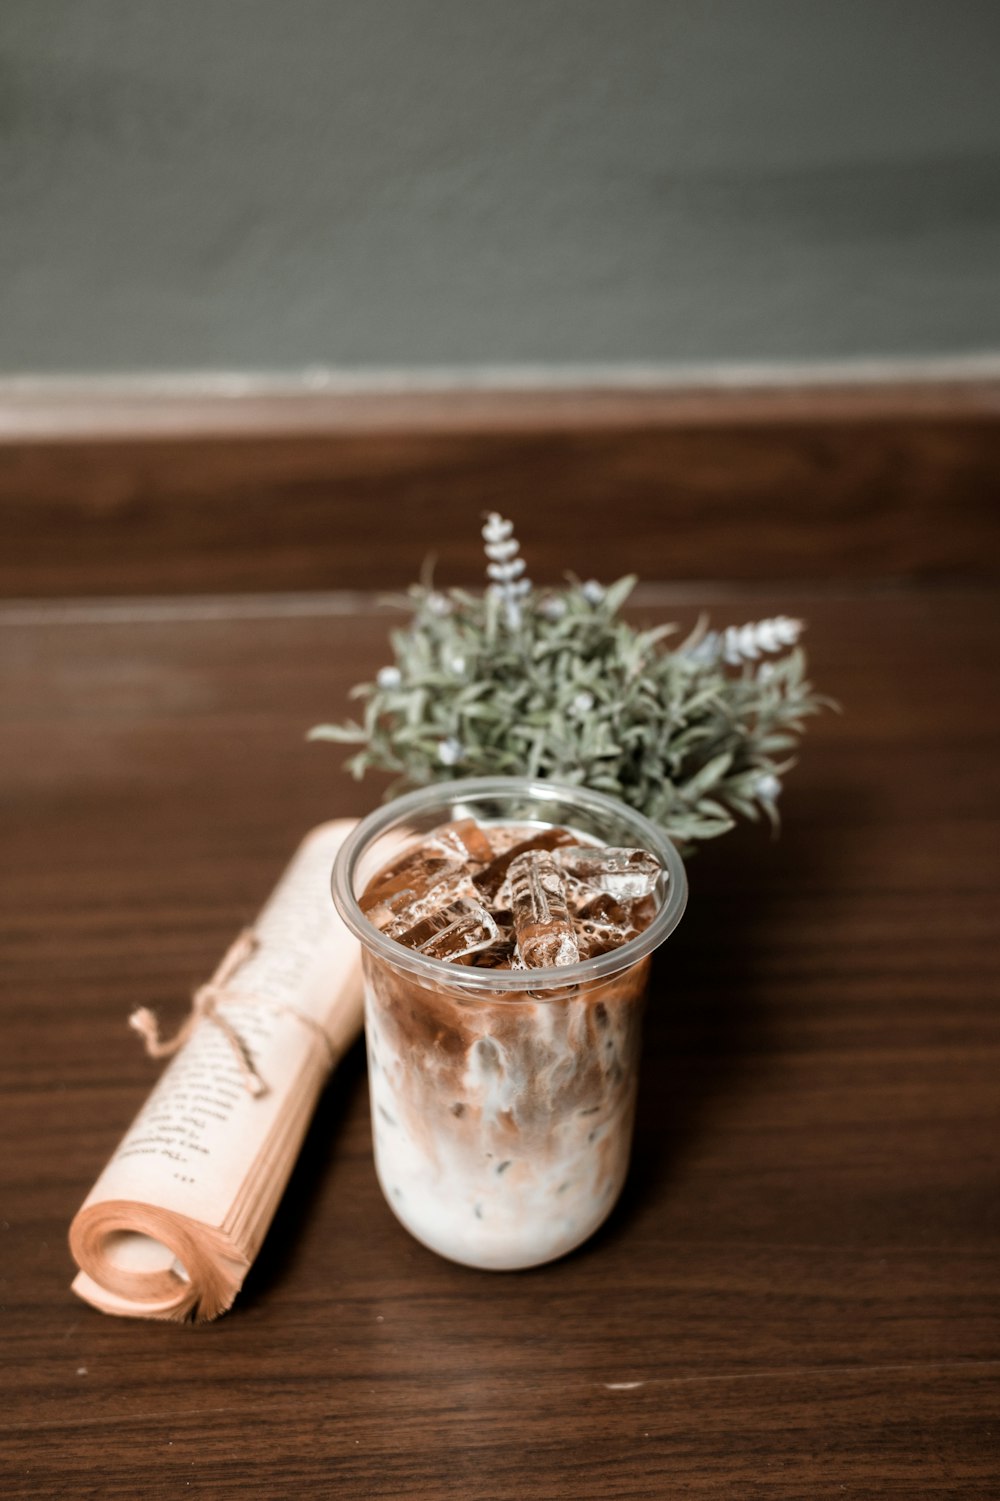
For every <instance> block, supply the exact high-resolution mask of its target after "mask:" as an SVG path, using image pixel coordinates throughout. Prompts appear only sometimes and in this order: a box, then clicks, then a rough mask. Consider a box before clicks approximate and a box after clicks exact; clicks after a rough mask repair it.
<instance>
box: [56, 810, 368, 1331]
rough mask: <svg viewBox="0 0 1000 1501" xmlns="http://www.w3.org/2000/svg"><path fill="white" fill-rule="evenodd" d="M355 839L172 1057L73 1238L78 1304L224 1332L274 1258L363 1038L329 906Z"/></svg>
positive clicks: (320, 856)
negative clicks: (324, 1106) (289, 1199)
mask: <svg viewBox="0 0 1000 1501" xmlns="http://www.w3.org/2000/svg"><path fill="white" fill-rule="evenodd" d="M353 827H354V823H353V820H350V819H343V820H339V821H337V822H335V823H328V824H323V825H321V826H320V827H319V828H317V829H314V830H313V831H312V833H311V834H309V835H308V836H307V837H306V839H305V840H304V841H303V843H302V844H301V846H300V847H299V850H298V852H297V853H296V855H295V857H294V859H293V860H292V862H291V864H290V865H289V867H288V869H287V871H286V872H285V874H284V876H283V877H282V879H281V881H280V882H279V884H278V886H277V887H276V888H275V890H274V892H273V894H272V895H271V897H270V899H269V901H268V902H267V904H266V906H265V907H264V909H263V911H262V912H261V914H260V916H259V917H258V918H257V920H256V922H255V923H254V925H253V928H252V929H249V930H247V932H245V933H244V934H241V935H240V936H239V938H238V939H237V940H236V942H235V943H234V944H233V945H232V947H231V948H230V950H229V952H228V953H227V954H226V956H225V958H224V959H223V961H222V963H221V964H220V966H219V968H218V970H217V971H216V973H215V975H214V976H213V978H212V979H211V980H210V981H209V983H208V984H207V985H205V986H202V987H201V989H200V990H199V991H197V992H196V994H195V997H194V1003H193V1006H192V1011H191V1015H190V1016H189V1017H188V1019H187V1021H186V1022H185V1023H184V1025H183V1027H182V1028H181V1030H180V1032H179V1033H178V1035H177V1036H176V1037H175V1038H173V1039H171V1040H170V1041H169V1042H166V1043H164V1042H162V1041H161V1040H160V1038H159V1035H158V1031H157V1027H156V1022H155V1018H154V1017H153V1016H152V1014H151V1013H149V1012H146V1011H140V1012H137V1013H136V1014H135V1015H134V1016H133V1018H132V1025H133V1026H135V1027H136V1029H137V1030H139V1031H140V1032H142V1033H143V1034H144V1036H145V1037H146V1040H147V1047H148V1048H149V1050H150V1052H151V1053H152V1054H153V1055H154V1056H165V1055H168V1054H173V1055H174V1056H173V1058H172V1061H171V1062H170V1063H169V1064H168V1066H167V1068H166V1069H165V1070H164V1072H163V1074H162V1075H161V1077H160V1080H159V1082H158V1083H157V1085H156V1087H155V1088H154V1089H153V1092H152V1094H151V1095H150V1097H149V1099H148V1100H147V1101H146V1103H145V1105H144V1106H143V1108H142V1109H141V1110H140V1111H139V1114H138V1115H137V1116H136V1118H135V1120H134V1121H133V1123H132V1125H131V1127H130V1128H129V1130H128V1131H127V1133H126V1134H125V1136H124V1138H123V1139H122V1141H121V1143H120V1144H119V1146H118V1149H117V1151H116V1152H115V1153H114V1155H113V1156H112V1158H111V1160H110V1162H109V1163H108V1165H107V1167H106V1168H105V1169H104V1171H103V1173H102V1174H101V1176H100V1178H99V1179H98V1180H97V1183H96V1184H95V1185H94V1187H93V1189H92V1190H91V1192H90V1194H89V1195H88V1197H87V1199H86V1201H85V1203H84V1204H83V1206H82V1208H81V1209H80V1210H79V1212H78V1214H77V1215H76V1217H75V1219H74V1220H73V1223H72V1226H71V1227H70V1249H71V1251H72V1253H73V1257H74V1259H75V1261H76V1263H77V1266H78V1267H79V1268H80V1270H79V1273H78V1275H77V1277H76V1279H75V1281H74V1283H73V1290H74V1292H76V1293H78V1294H79V1296H80V1297H81V1298H83V1299H85V1300H86V1301H87V1302H88V1303H92V1304H93V1305H94V1307H95V1308H100V1309H102V1310H103V1311H104V1312H105V1313H115V1314H122V1315H129V1316H132V1317H135V1318H149V1319H173V1320H184V1319H196V1320H204V1319H213V1318H215V1317H217V1315H218V1314H220V1313H223V1312H224V1311H225V1310H226V1309H227V1308H229V1307H230V1306H231V1304H232V1302H233V1299H234V1298H235V1297H236V1294H237V1293H238V1292H239V1290H240V1288H241V1286H242V1285H243V1279H244V1277H245V1276H246V1274H247V1272H248V1270H249V1269H250V1267H251V1265H252V1264H253V1261H254V1258H255V1257H256V1255H257V1253H258V1251H259V1250H260V1247H261V1244H262V1242H263V1239H264V1236H265V1234H266V1233H267V1229H268V1226H269V1225H270V1223H271V1220H272V1218H273V1216H274V1212H275V1209H276V1208H277V1206H278V1202H279V1200H280V1198H281V1195H282V1193H283V1192H284V1189H285V1185H286V1184H287V1182H288V1178H289V1176H290V1174H291V1171H292V1167H293V1165H294V1163H295V1159H296V1157H297V1155H298V1152H299V1149H300V1147H301V1145H302V1140H303V1137H304V1136H305V1133H306V1129H307V1127H308V1125H309V1121H310V1119H311V1117H312V1114H313V1112H314V1110H315V1107H316V1103H317V1100H318V1099H319V1095H320V1091H321V1090H322V1088H323V1085H324V1083H325V1081H326V1079H327V1077H328V1075H329V1073H330V1070H331V1068H332V1067H333V1066H334V1064H335V1063H336V1062H337V1060H338V1059H339V1058H340V1057H342V1055H343V1054H344V1052H345V1051H346V1050H347V1048H348V1047H350V1045H351V1043H352V1042H353V1041H354V1039H355V1037H356V1036H357V1035H358V1033H359V1032H360V1030H361V1025H362V1016H363V1005H362V982H361V959H360V953H359V948H358V944H357V940H356V939H355V938H354V937H353V936H352V935H351V934H350V933H349V932H348V931H347V929H346V928H345V927H344V925H343V923H342V922H341V920H340V918H339V917H338V915H337V913H336V911H335V909H334V906H333V901H332V898H331V896H330V872H331V870H332V867H333V861H334V857H335V855H336V853H337V851H338V849H339V848H340V846H341V844H342V843H343V841H344V839H345V838H346V836H347V834H348V833H349V832H350V831H351V829H352V828H353Z"/></svg>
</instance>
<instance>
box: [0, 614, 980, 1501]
mask: <svg viewBox="0 0 1000 1501" xmlns="http://www.w3.org/2000/svg"><path fill="white" fill-rule="evenodd" d="M698 603H704V604H705V605H707V606H709V607H711V608H712V610H713V613H714V614H715V616H716V617H717V618H720V619H722V620H725V621H734V622H739V621H743V620H746V619H750V618H755V617H757V616H760V615H762V614H767V613H774V612H776V611H779V610H781V611H784V612H786V613H802V614H804V615H806V616H808V618H809V620H810V622H811V629H810V631H809V636H808V643H809V648H810V652H811V660H812V666H813V673H814V677H815V680H816V681H817V683H818V684H819V686H820V687H821V688H822V689H823V690H824V691H826V692H829V693H831V694H833V695H835V696H836V697H837V698H839V699H840V700H841V701H842V703H843V706H844V711H845V712H844V714H843V716H841V717H836V716H834V715H832V714H828V715H826V716H825V717H824V718H823V719H822V720H821V721H819V722H817V723H816V724H815V725H814V727H813V729H812V730H811V732H810V735H809V737H808V741H807V743H806V746H805V749H804V753H803V757H802V764H801V766H800V768H799V769H798V770H797V771H796V772H795V773H794V774H793V776H792V777H791V779H790V781H789V785H788V789H787V793H786V796H785V799H784V814H785V818H786V830H785V832H784V834H783V836H782V838H781V840H780V841H779V842H777V843H772V842H771V841H770V840H769V839H768V837H767V836H766V834H765V833H764V832H762V831H761V830H756V829H747V830H745V831H741V832H739V833H737V834H734V835H730V836H729V837H728V838H726V839H724V840H722V841H721V842H719V843H718V844H717V845H715V846H711V847H706V848H705V849H704V850H703V851H702V853H701V854H699V856H698V857H697V859H696V860H695V861H694V862H693V864H692V866H691V871H690V876H691V905H690V907H689V910H688V915H687V917H686V918H685V920H684V922H683V924H682V926H681V928H680V929H679V930H678V932H677V934H676V935H675V936H674V937H673V938H672V939H671V940H670V942H669V944H668V945H667V947H666V949H665V951H664V952H663V954H662V956H661V962H660V963H659V965H658V968H657V971H656V975H655V979H654V991H653V995H652V1003H651V1007H650V1013H649V1021H648V1033H647V1042H646V1053H645V1062H644V1077H643V1088H642V1099H641V1108H640V1119H639V1123H638V1132H637V1140H636V1148H635V1159H634V1170H633V1173H632V1176H631V1179H630V1182H629V1185H628V1188H627V1191H626V1194H625V1197H624V1201H623V1202H622V1203H621V1205H620V1207H619V1209H618V1210H617V1211H616V1212H615V1214H614V1216H613V1218H612V1220H611V1221H610V1223H609V1224H608V1225H607V1226H606V1228H605V1229H604V1230H603V1231H602V1232H600V1233H599V1234H598V1235H597V1237H596V1238H595V1239H594V1240H593V1241H592V1242H591V1243H590V1244H589V1245H587V1246H586V1247H585V1248H584V1249H582V1250H581V1251H579V1252H578V1253H576V1254H575V1255H573V1256H571V1257H569V1258H568V1259H567V1260H565V1261H563V1262H561V1263H558V1264H556V1265H552V1266H549V1267H545V1268H542V1269H539V1270H536V1271H532V1272H527V1273H522V1274H517V1275H509V1276H508V1275H492V1274H488V1273H477V1272H474V1271H470V1270H466V1269H463V1268H461V1267H457V1266H452V1265H450V1264H449V1263H447V1262H445V1261H442V1260H439V1259H438V1258H437V1257H435V1256H434V1255H432V1254H430V1253H429V1252H427V1251H425V1250H424V1249H423V1248H422V1247H421V1246H419V1245H417V1244H416V1243H415V1242H414V1241H412V1240H411V1239H410V1238H409V1237H408V1236H407V1234H406V1233H405V1232H404V1231H403V1230H402V1229H401V1228H400V1226H399V1225H398V1224H397V1223H396V1221H395V1220H394V1219H393V1217H392V1215H391V1214H390V1212H389V1210H388V1209H387V1208H386V1206H385V1205H384V1203H383V1201H382V1198H381V1195H380V1193H379V1190H378V1187H377V1185H376V1182H375V1178H374V1175H373V1171H372V1163H371V1148H370V1131H369V1121H368V1101H367V1092H366V1084H365V1073H364V1064H363V1058H362V1056H361V1053H360V1049H358V1050H356V1051H355V1053H354V1054H353V1055H352V1056H351V1057H349V1058H348V1060H347V1061H346V1062H345V1063H344V1064H343V1065H342V1066H341V1068H340V1069H339V1071H338V1072H337V1074H336V1076H335V1078H334V1080H333V1083H332V1085H331V1087H330V1089H329V1091H328V1093H327V1095H326V1097H325V1098H324V1100H323V1103H322V1105H321V1108H320V1111H319V1114H318V1116H317V1118H316V1121H315V1125H314V1127H313V1129H312V1132H311V1134H310V1136H309V1139H308V1142H307V1146H306V1149H305V1151H304V1153H303V1155H302V1158H301V1161H300V1164H299V1167H298V1169H297V1171H296V1173H295V1176H294V1178H293V1180H292V1183H291V1185H290V1188H289V1191H288V1194H287V1196H286V1198H285V1201H284V1202H283V1204H282V1206H281V1208H280V1210H279V1213H278V1216H277V1219H276V1221H275V1224H274V1227H273V1231H272V1233H271V1235H270V1237H269V1239H268V1241H267V1243H266V1246H265V1248H264V1251H263V1253H262V1255H261V1257H260V1260H259V1262H258V1264H257V1265H256V1266H255V1268H254V1270H253V1272H252V1274H251V1276H250V1277H249V1279H248V1282H247V1285H246V1288H245V1291H244V1292H243V1294H242V1296H241V1297H240V1298H239V1300H238V1302H237V1304H236V1306H235V1308H234V1309H233V1311H232V1312H231V1314H229V1315H228V1316H227V1317H225V1318H223V1319H221V1320H220V1321H219V1322H218V1323H216V1324H214V1325H208V1326H204V1327H200V1328H193V1327H176V1326H161V1325H155V1324H145V1323H138V1322H131V1321H126V1320H115V1319H111V1318H107V1317H104V1316H102V1315H100V1314H98V1313H96V1312H94V1311H92V1310H91V1309H90V1308H88V1307H86V1306H85V1305H83V1304H81V1303H79V1302H78V1301H76V1300H75V1299H74V1297H73V1296H72V1295H71V1293H70V1291H69V1282H70V1277H71V1272H72V1266H71V1262H70V1258H69V1255H68V1252H67V1247H66V1230H67V1226H68V1224H69V1221H70V1219H71V1217H72V1215H73V1213H74V1212H75V1210H76V1208H77V1207H78V1205H79V1203H80V1202H81V1201H82V1199H83V1197H84V1195H85V1194H86V1192H87V1190H88V1189H89V1187H90V1185H91V1183H92V1182H93V1180H94V1178H95V1177H96V1175H97V1173H98V1172H99V1170H100V1168H101V1166H102V1165H103V1163H104V1161H105V1159H106V1157H107V1156H108V1154H109V1152H110V1151H111V1149H112V1148H113V1146H114V1145H115V1143H116V1142H117V1141H118V1139H119V1137H120V1136H121V1134H122V1132H123V1130H124V1128H125V1127H126V1126H127V1124H128V1123H129V1121H130V1120H131V1118H132V1116H133V1114H134V1112H135V1111H136V1109H137V1108H138V1106H139V1105H140V1103H141V1102H142V1100H143V1099H144V1097H145V1095H146V1094H147V1092H148V1090H149V1088H150V1086H151V1084H152V1082H153V1079H154V1077H155V1073H156V1066H155V1065H154V1064H151V1063H150V1062H149V1061H148V1060H147V1059H146V1058H145V1057H144V1056H143V1055H142V1053H141V1049H140V1048H139V1046H138V1044H137V1041H136V1039H135V1038H134V1036H133V1035H132V1034H130V1033H129V1032H128V1030H127V1028H126V1025H125V1019H126V1016H127V1014H128V1012H129V1011H130V1009H131V1008H132V1007H134V1006H136V1005H138V1004H146V1005H151V1006H154V1007H156V1008H158V1009H159V1010H160V1011H161V1012H162V1013H163V1014H165V1016H166V1017H168V1018H171V1019H173V1018H178V1017H179V1016H180V1015H181V1013H182V1012H183V1010H184V1009H185V997H186V996H187V995H188V994H189V992H190V990H191V987H192V986H193V985H194V984H195V983H196V982H198V981H200V980H202V979H204V978H205V977H206V976H207V975H208V974H209V972H210V971H211V969H212V968H213V966H214V964H215V962H216V960H217V959H218V957H219V955H220V953H221V952H222V950H223V948H224V947H225V945H226V943H227V942H228V941H229V939H230V938H231V937H232V936H233V934H234V932H235V931H236V929H237V928H238V927H239V926H240V924H241V923H243V922H244V921H245V920H246V919H247V918H248V917H250V916H252V915H253V913H254V912H255V910H256V909H257V906H258V905H259V903H260V901H261V899H262V898H263V897H264V896H265V895H266V894H267V892H268V891H269V890H270V889H271V887H272V885H273V883H274V881H275V879H276V877H277V875H278V873H279V870H280V868H281V866H282V864H283V863H284V861H285V860H286V858H287V857H288V856H289V854H290V853H291V850H292V849H293V847H294V846H295V844H296V843H297V841H298V839H299V837H300V836H301V835H302V833H303V832H304V831H305V830H306V829H308V828H309V827H310V826H311V825H313V824H315V823H317V822H319V821H320V820H322V819H324V818H326V817H329V816H331V815H335V814H346V813H360V812H362V811H364V810H365V809H366V808H367V807H369V806H370V805H371V803H372V802H373V801H374V800H375V798H376V796H377V792H378V789H377V788H375V787H373V786H370V785H360V786H359V785H357V784H354V783H352V782H350V781H349V780H348V779H347V778H346V776H345V775H344V774H343V773H342V772H341V771H340V769H339V755H338V752H337V751H336V750H335V749H334V748H331V747H326V746H320V745H306V744H305V743H304V742H303V739H302V736H303V732H304V731H305V729H306V728H307V727H308V726H309V725H310V724H311V723H312V722H314V721H315V720H317V719H323V718H329V717H332V716H337V715H339V714H341V713H342V712H343V710H344V704H345V698H344V695H345V692H346V689H347V687H348V686H349V684H350V683H352V682H354V681H356V680H357V679H358V678H360V677H364V676H366V675H369V674H370V673H371V672H372V671H373V670H374V669H376V668H377V667H378V665H379V664H380V663H381V662H382V661H384V660H385V655H386V649H385V630H386V620H385V617H384V615H382V614H379V613H377V612H376V611H375V609H374V607H373V606H370V605H368V604H366V603H365V602H364V601H363V600H362V601H358V600H357V599H354V600H345V599H343V598H341V597H337V596H327V597H304V596H302V597H274V598H270V599H266V598H260V599H251V600H240V599H229V600H227V599H223V598H219V599H216V600H210V601H207V602H206V601H203V600H187V601H185V600H174V601H168V602H165V603H159V602H156V601H150V602H147V603H145V604H139V605H136V604H129V603H128V602H127V601H125V602H121V603H108V602H102V601H93V602H91V603H86V604H81V605H65V604H59V603H58V602H55V603H51V604H37V605H25V606H8V607H5V608H4V609H3V610H2V611H0V654H2V671H3V698H2V707H0V714H2V717H3V736H2V739H0V789H2V791H0V796H2V806H3V810H4V825H5V827H4V834H3V843H2V860H3V876H4V885H5V890H4V901H3V911H2V923H3V973H4V984H3V1006H4V1013H5V1018H4V1030H3V1048H2V1054H0V1078H2V1088H3V1104H4V1110H3V1116H2V1130H3V1143H2V1153H0V1172H2V1174H3V1185H2V1195H0V1212H2V1216H3V1218H2V1226H0V1256H2V1274H3V1284H4V1285H3V1292H2V1298H3V1310H2V1324H0V1328H2V1333H3V1362H2V1367H0V1380H2V1384H3V1404H2V1409H0V1421H2V1427H3V1445H2V1453H3V1461H2V1463H3V1470H4V1472H5V1473H4V1479H3V1483H2V1494H3V1495H4V1497H6V1498H10V1497H14V1496H18V1497H20V1496H59V1497H73V1498H78V1497H90V1496H102V1497H103V1496H109V1497H128V1498H136V1497H140V1498H148V1497H173V1496H180V1495H187V1494H190V1495H192V1496H230V1495H234V1496H235V1495H243V1496H252V1497H285V1496H291V1495H304V1496H333V1495H336V1496H338V1497H340V1496H343V1497H351V1498H353V1497H359V1498H360V1497H365V1498H368V1497H392V1498H397V1497H422V1498H452V1497H454V1498H462V1501H472V1498H487V1497H488V1498H498V1501H499V1498H512V1501H513V1498H518V1501H535V1498H537V1501H553V1498H570V1501H577V1498H589V1497H602V1498H603V1497H615V1498H618V1497H644V1498H654V1497H655V1498H663V1497H674V1496H687V1495H691V1496H706V1497H710V1496H711V1497H714V1496H724V1497H734V1498H741V1501H742V1498H749V1497H772V1496H773V1497H780V1498H782V1501H790V1498H793V1497H801V1498H803V1501H815V1498H818V1497H826V1496H842V1495H847V1496H853V1497H866V1496H873V1495H894V1496H907V1497H924V1496H933V1497H946V1496H949V1497H950V1496H953V1497H963V1498H965V1497H973V1496H976V1497H995V1496H997V1495H1000V1379H998V1378H1000V1339H998V1317H997V1315H998V1291H1000V1214H998V1210H1000V1198H998V1194H997V1159H998V1155H1000V1153H998V1146H1000V1133H998V1117H1000V1026H998V1017H997V997H996V975H997V960H998V955H997V928H998V925H997V913H996V907H995V892H996V885H997V875H998V866H1000V816H998V814H1000V799H998V791H1000V713H998V708H997V698H996V662H997V659H998V657H1000V622H998V617H997V609H996V602H995V599H993V598H991V597H990V596H988V595H986V594H977V593H975V592H971V593H970V592H963V593H960V594H959V593H948V592H946V591H942V590H935V591H929V592H925V593H921V592H883V593H878V592H874V593H860V594H858V595H856V596H853V597H851V596H847V595H845V596H843V597H841V596H835V595H830V594H827V595H817V596H816V597H814V598H795V597H794V596H791V597H790V596H789V594H788V592H787V591H771V592H770V593H768V592H767V591H764V592H762V591H760V590H745V591H744V592H743V593H742V594H741V593H740V592H739V591H732V590H731V591H729V592H722V591H719V590H717V591H716V592H715V593H714V594H709V595H706V596H705V597H703V598H700V599H699V600H695V599H694V598H693V597H692V593H691V590H690V589H688V590H687V591H686V593H685V595H684V596H683V598H682V599H680V600H678V599H677V598H672V597H671V595H670V594H669V593H668V592H664V593H663V595H662V597H659V598H651V599H649V601H648V605H649V608H648V610H647V612H646V613H648V614H649V615H650V616H651V617H653V618H657V619H663V618H671V617H673V618H678V619H680V620H682V621H687V620H690V619H691V618H692V616H693V614H694V613H695V607H696V605H697V604H698Z"/></svg>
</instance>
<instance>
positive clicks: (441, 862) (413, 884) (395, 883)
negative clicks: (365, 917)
mask: <svg viewBox="0 0 1000 1501" xmlns="http://www.w3.org/2000/svg"><path fill="white" fill-rule="evenodd" d="M464 873H465V867H464V865H463V864H462V863H461V862H460V861H459V860H458V859H457V857H456V856H455V855H454V854H452V853H449V854H442V853H436V854H428V853H427V847H426V846H425V845H421V846H420V848H419V849H417V850H411V851H410V852H409V854H406V855H403V856H402V857H401V858H400V859H399V860H396V861H394V862H393V864H392V865H390V866H389V867H388V869H387V870H384V871H383V872H382V874H381V875H380V876H379V877H378V879H377V880H376V881H374V882H373V883H372V884H371V885H370V886H369V887H368V889H367V891H366V892H365V893H364V895H363V896H362V897H361V899H360V902H359V904H358V905H359V906H360V907H361V910H362V912H364V913H366V914H367V913H369V912H370V911H371V909H372V908H374V907H378V906H379V905H380V904H382V903H391V902H392V899H393V898H394V897H398V896H399V895H400V894H401V893H405V892H409V893H410V894H411V896H412V897H413V899H416V898H418V897H421V896H424V895H426V893H427V892H428V891H430V889H431V888H432V887H433V886H436V885H437V884H438V882H440V881H441V880H443V879H445V878H446V877H448V876H451V875H455V876H459V875H464Z"/></svg>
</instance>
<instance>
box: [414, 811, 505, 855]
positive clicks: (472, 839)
mask: <svg viewBox="0 0 1000 1501" xmlns="http://www.w3.org/2000/svg"><path fill="white" fill-rule="evenodd" d="M424 848H425V849H433V850H434V851H435V852H437V851H438V850H440V851H441V853H442V854H444V855H445V856H446V857H447V858H449V859H452V860H454V859H456V858H457V859H459V860H461V862H462V864H463V865H466V866H469V865H471V866H474V867H478V866H480V865H488V864H489V862H490V861H491V860H492V859H493V846H492V844H490V841H489V839H488V838H487V837H486V834H485V832H484V831H483V830H482V829H481V828H480V827H479V825H478V824H477V823H476V820H475V819H474V818H460V819H458V820H456V822H455V823H446V824H445V825H444V826H443V827H442V828H440V829H436V830H435V831H434V833H433V834H432V835H431V837H430V838H429V839H428V840H427V843H426V845H425V846H424Z"/></svg>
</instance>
